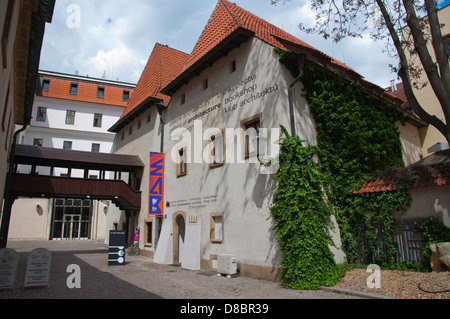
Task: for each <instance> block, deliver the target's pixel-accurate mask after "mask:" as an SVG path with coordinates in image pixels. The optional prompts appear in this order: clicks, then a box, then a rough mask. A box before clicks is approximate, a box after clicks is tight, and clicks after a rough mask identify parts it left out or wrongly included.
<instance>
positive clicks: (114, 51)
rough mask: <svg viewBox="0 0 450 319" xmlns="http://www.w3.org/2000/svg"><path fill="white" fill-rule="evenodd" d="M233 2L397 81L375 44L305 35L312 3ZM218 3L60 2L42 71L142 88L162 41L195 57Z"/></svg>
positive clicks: (384, 79)
mask: <svg viewBox="0 0 450 319" xmlns="http://www.w3.org/2000/svg"><path fill="white" fill-rule="evenodd" d="M233 2H236V3H237V5H239V6H241V7H242V8H244V9H246V10H248V11H250V12H252V13H254V14H256V15H257V16H259V17H261V18H263V19H265V20H266V21H268V22H270V23H273V24H275V25H277V26H278V27H281V28H283V29H284V30H286V31H287V32H289V33H291V34H293V35H294V36H296V37H298V38H300V39H301V40H303V41H305V42H306V43H308V44H310V45H312V46H313V47H315V48H317V49H319V50H321V51H323V52H324V53H326V54H328V55H330V56H332V57H333V58H335V59H337V60H340V61H342V62H345V63H346V64H348V65H349V66H351V67H352V68H354V69H355V70H356V71H357V72H358V73H360V74H362V75H364V76H365V77H366V78H367V79H368V80H370V81H377V84H379V83H380V82H381V83H387V84H388V83H389V79H390V78H391V77H392V75H391V74H390V70H389V68H388V64H389V63H392V61H390V62H386V60H385V59H383V57H384V54H383V53H381V47H380V45H379V44H374V43H373V42H372V41H371V39H369V38H367V37H365V38H363V39H362V40H361V39H351V40H352V41H350V39H349V40H345V41H342V42H340V43H339V44H335V43H333V42H332V41H331V40H324V39H323V38H322V37H320V36H319V35H311V34H306V33H304V32H302V31H300V29H299V28H298V25H299V23H300V22H303V23H304V24H305V25H306V26H313V25H314V24H315V12H314V11H312V10H311V9H310V6H309V1H307V0H291V1H287V2H286V3H285V4H279V5H277V6H272V5H270V4H269V0H264V1H261V0H234V1H233ZM71 4H76V5H79V7H80V9H81V12H80V13H81V24H80V28H73V29H71V28H68V26H67V23H66V22H67V18H68V16H69V14H70V13H67V8H68V6H69V5H71ZM216 4H217V0H195V1H186V0H164V1H163V0H152V1H148V0H133V1H131V2H130V1H125V0H114V1H107V0H95V1H91V0H58V1H56V6H55V11H54V15H53V22H52V23H51V24H48V25H47V27H46V33H45V38H44V44H43V49H42V55H41V65H40V67H41V68H42V69H45V70H50V71H56V72H65V73H71V74H73V73H74V72H75V70H78V71H79V73H80V74H83V75H86V74H89V76H92V77H101V76H102V75H103V73H104V72H105V71H106V74H107V76H111V79H116V78H117V77H118V78H119V79H120V80H121V81H125V82H134V83H136V82H137V81H138V80H139V77H140V74H141V73H142V71H143V69H144V67H145V63H146V62H147V59H148V57H149V55H150V53H151V50H152V49H153V47H154V45H155V43H156V42H159V43H162V44H167V45H169V46H171V47H173V48H175V49H178V50H181V51H184V52H187V53H190V51H191V50H192V48H193V47H194V45H195V43H196V42H197V40H198V37H199V36H200V34H201V32H202V30H203V28H204V26H205V25H206V23H207V21H208V18H209V16H210V15H211V13H212V11H213V9H214V7H215V5H216ZM143 61H145V62H143ZM113 71H114V72H113ZM375 74H377V76H376V77H372V75H375ZM383 85H384V84H383Z"/></svg>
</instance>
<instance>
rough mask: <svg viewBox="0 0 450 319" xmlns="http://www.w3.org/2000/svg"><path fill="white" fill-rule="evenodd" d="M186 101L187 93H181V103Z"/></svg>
mask: <svg viewBox="0 0 450 319" xmlns="http://www.w3.org/2000/svg"><path fill="white" fill-rule="evenodd" d="M184 103H186V94H184V93H183V94H182V95H181V104H184Z"/></svg>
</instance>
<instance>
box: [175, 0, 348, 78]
mask: <svg viewBox="0 0 450 319" xmlns="http://www.w3.org/2000/svg"><path fill="white" fill-rule="evenodd" d="M239 27H242V28H245V29H248V30H251V31H253V32H254V33H255V36H256V37H257V38H259V39H260V40H262V41H264V42H266V43H268V44H270V45H272V46H275V47H279V48H281V49H284V50H288V49H291V48H288V47H287V44H288V45H289V44H291V45H292V44H293V45H295V46H296V47H297V48H302V49H304V50H306V51H310V52H314V53H318V54H321V55H323V56H324V57H327V58H328V59H329V61H330V62H331V63H333V64H335V65H337V66H340V67H343V68H345V69H347V70H349V71H353V70H352V69H351V68H350V67H348V66H346V65H345V64H343V63H341V62H339V61H337V60H334V59H333V58H331V57H328V56H326V55H325V54H324V53H322V52H320V51H319V50H317V49H315V48H313V47H312V46H310V45H309V44H307V43H305V42H303V41H301V40H299V39H298V38H296V37H294V36H293V35H291V34H289V33H287V32H286V31H284V30H282V29H280V28H278V27H276V26H274V25H272V24H270V23H269V22H267V21H265V20H263V19H261V18H259V17H257V16H255V15H254V14H252V13H250V12H248V11H246V10H244V9H242V8H240V7H239V6H237V5H236V4H234V3H231V2H229V1H226V0H219V2H218V3H217V5H216V8H215V9H214V12H213V13H212V15H211V17H210V18H209V20H208V23H207V24H206V27H205V28H204V30H203V32H202V34H201V36H200V38H199V40H198V41H197V44H196V45H195V47H194V49H193V51H192V53H191V55H190V58H189V60H188V62H187V63H186V66H185V67H184V69H183V71H185V70H187V69H188V68H189V67H191V66H192V65H193V64H194V63H195V62H196V61H198V60H199V59H200V58H201V57H202V56H204V55H205V54H207V53H208V52H209V51H211V50H212V49H213V48H214V47H215V46H216V45H217V44H219V43H220V42H221V41H222V40H224V39H225V38H226V37H227V36H228V35H229V34H230V33H231V32H233V31H234V30H236V29H237V28H239ZM353 72H354V71H353Z"/></svg>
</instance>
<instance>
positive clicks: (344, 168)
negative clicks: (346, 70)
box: [270, 49, 410, 289]
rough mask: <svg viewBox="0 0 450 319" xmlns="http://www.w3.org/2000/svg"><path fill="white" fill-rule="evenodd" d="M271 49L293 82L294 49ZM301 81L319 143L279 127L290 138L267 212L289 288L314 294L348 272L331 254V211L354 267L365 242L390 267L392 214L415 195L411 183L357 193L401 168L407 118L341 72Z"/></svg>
mask: <svg viewBox="0 0 450 319" xmlns="http://www.w3.org/2000/svg"><path fill="white" fill-rule="evenodd" d="M274 51H275V52H276V53H278V54H279V60H280V62H281V63H282V64H284V65H285V66H286V67H287V69H288V70H289V71H290V72H291V74H292V75H293V76H294V78H295V77H296V76H297V75H298V74H299V70H298V68H297V66H296V65H295V63H293V61H292V60H291V59H290V58H289V51H283V50H280V49H275V50H274ZM302 83H303V87H304V96H305V98H306V101H307V103H308V105H309V107H310V110H311V113H312V114H313V116H314V120H315V122H316V131H317V142H318V146H317V147H312V146H304V145H303V144H304V141H302V140H300V139H299V137H298V136H289V134H288V133H287V131H286V130H285V129H284V128H282V129H283V131H284V134H285V137H284V138H282V139H281V140H280V169H279V170H278V172H277V173H276V175H275V180H276V182H277V186H276V190H275V192H274V196H273V201H272V206H271V209H270V211H271V216H272V217H273V219H274V230H275V233H276V235H277V239H278V242H279V244H280V247H281V249H282V251H283V258H282V262H281V277H282V279H283V281H284V285H285V286H287V287H290V288H294V289H316V288H318V287H320V286H323V285H333V284H334V283H335V282H336V281H337V280H339V278H340V277H341V276H342V275H343V274H342V272H341V271H340V269H341V268H340V267H339V266H338V265H336V263H335V261H334V258H333V254H332V252H331V251H330V249H329V247H330V245H332V240H331V237H330V233H329V230H330V227H331V225H330V224H329V217H330V216H331V214H332V213H334V214H335V215H336V218H337V221H338V224H339V227H340V231H341V240H342V243H343V246H344V250H345V252H346V255H347V259H348V261H349V262H350V263H355V262H358V259H359V258H360V257H361V256H360V251H359V247H360V245H361V242H362V241H365V242H366V246H365V254H367V255H368V256H369V255H370V257H372V258H373V261H374V262H378V261H379V262H380V264H381V263H383V265H388V266H389V265H393V263H394V256H395V247H394V245H393V242H392V232H393V223H394V218H393V216H392V212H393V211H399V212H401V211H402V209H403V208H404V207H405V206H406V205H408V204H409V201H410V198H409V195H408V193H407V190H406V185H398V187H396V189H395V190H394V191H391V192H382V193H371V194H360V195H353V194H352V190H354V189H357V188H359V187H360V186H361V185H362V184H363V183H364V182H365V181H367V180H369V179H371V178H374V177H376V176H378V175H380V174H383V173H384V172H386V171H388V170H393V169H396V168H400V167H402V166H403V161H402V153H401V144H400V139H399V131H398V128H397V127H396V122H397V121H404V116H403V114H402V113H401V111H400V110H399V109H397V108H395V107H393V106H392V105H391V104H389V103H388V102H387V101H385V100H382V99H380V98H378V97H375V96H373V95H371V94H368V93H367V91H365V90H364V89H363V87H362V86H361V85H360V84H359V83H355V82H348V81H344V80H343V79H342V78H341V77H340V75H339V74H338V73H337V72H332V73H325V72H323V71H319V70H318V69H316V68H313V67H312V66H308V65H306V67H305V69H304V74H303V76H302ZM319 159H320V161H319ZM325 192H326V195H327V196H328V198H329V201H326V200H325V198H324V194H325ZM381 235H382V236H383V237H384V242H383V245H381V246H380V245H378V244H377V241H378V240H379V236H381Z"/></svg>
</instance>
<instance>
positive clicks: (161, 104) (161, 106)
mask: <svg viewBox="0 0 450 319" xmlns="http://www.w3.org/2000/svg"><path fill="white" fill-rule="evenodd" d="M155 105H156V109H157V110H158V114H159V122H160V124H161V143H160V148H159V152H160V153H164V120H163V118H162V112H163V111H164V110H165V109H167V105H166V104H165V103H164V102H159V103H156V104H155Z"/></svg>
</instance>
